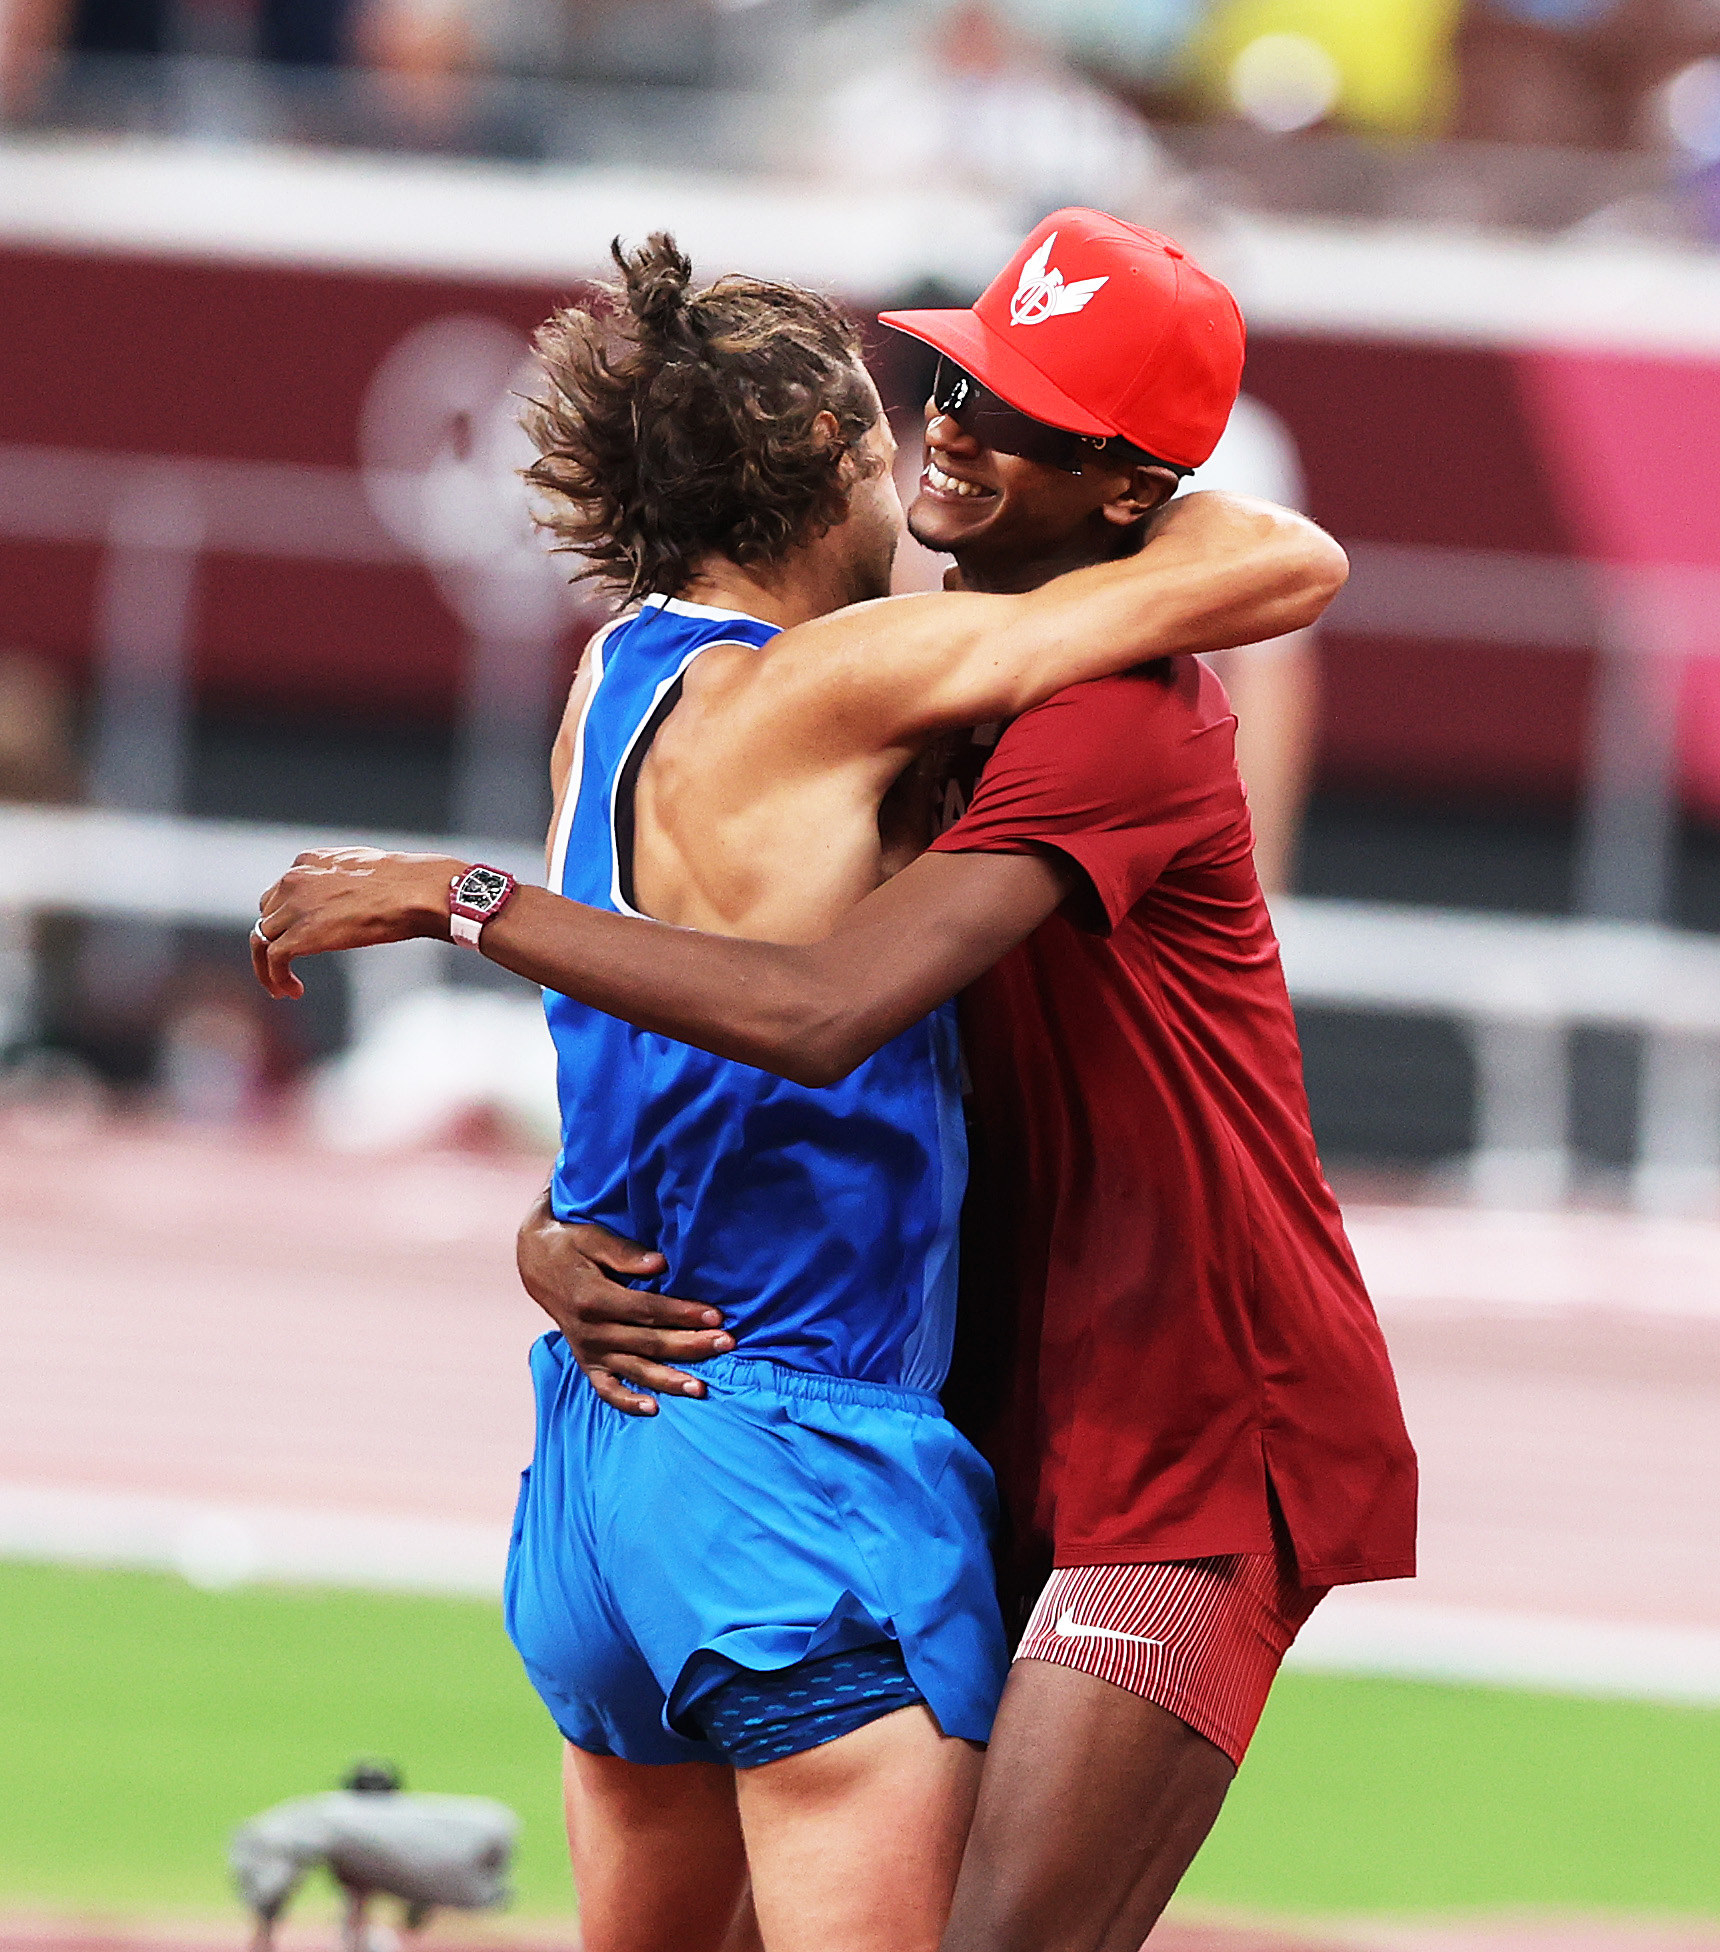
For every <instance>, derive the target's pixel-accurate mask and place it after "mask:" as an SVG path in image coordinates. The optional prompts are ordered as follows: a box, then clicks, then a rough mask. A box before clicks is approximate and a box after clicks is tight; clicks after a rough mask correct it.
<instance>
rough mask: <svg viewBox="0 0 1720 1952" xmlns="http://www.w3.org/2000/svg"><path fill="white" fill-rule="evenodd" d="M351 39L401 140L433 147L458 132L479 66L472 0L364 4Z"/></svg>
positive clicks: (398, 0) (374, 0)
mask: <svg viewBox="0 0 1720 1952" xmlns="http://www.w3.org/2000/svg"><path fill="white" fill-rule="evenodd" d="M354 39H355V45H356V52H357V54H358V58H359V59H360V60H361V61H362V62H363V63H364V64H365V65H366V66H367V67H369V68H372V69H374V70H375V71H376V73H377V75H378V77H379V79H380V82H381V85H382V87H383V90H384V92H385V96H386V99H387V102H388V106H389V108H390V109H391V111H392V112H393V113H394V114H395V115H396V116H397V117H399V119H400V121H401V123H402V125H403V127H402V133H403V134H407V135H409V136H410V137H412V138H414V139H417V140H426V139H428V140H432V141H434V140H435V139H436V138H437V137H438V136H440V135H444V134H451V133H452V132H453V131H454V130H455V129H456V128H457V127H458V125H459V124H460V122H461V121H462V119H463V118H464V116H465V114H466V111H467V106H468V98H469V95H470V92H471V91H470V77H471V75H472V73H473V71H474V70H475V69H476V68H477V66H478V65H479V43H478V35H477V28H476V20H475V9H474V7H473V6H472V5H471V4H470V0H367V4H366V5H365V6H364V7H363V9H362V11H361V12H360V14H359V16H358V19H357V23H356V27H355V35H354Z"/></svg>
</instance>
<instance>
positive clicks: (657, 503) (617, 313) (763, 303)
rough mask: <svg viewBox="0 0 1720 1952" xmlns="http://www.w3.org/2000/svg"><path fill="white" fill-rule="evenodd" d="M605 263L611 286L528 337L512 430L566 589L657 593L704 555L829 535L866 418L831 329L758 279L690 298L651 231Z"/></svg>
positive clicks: (775, 549)
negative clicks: (526, 451)
mask: <svg viewBox="0 0 1720 1952" xmlns="http://www.w3.org/2000/svg"><path fill="white" fill-rule="evenodd" d="M610 253H611V255H612V256H613V258H614V260H615V264H616V267H617V269H618V270H619V271H620V273H621V278H620V282H619V284H616V285H612V286H607V287H602V288H600V289H599V291H597V292H596V293H594V294H593V295H592V298H591V299H588V300H587V301H586V302H585V303H584V304H580V305H571V306H568V307H566V308H564V309H563V310H561V311H559V312H557V313H556V314H555V316H554V317H553V318H552V319H550V320H549V321H548V323H547V324H545V325H544V326H543V327H542V328H541V329H540V330H539V332H538V335H537V355H538V363H539V366H540V369H541V371H542V373H543V377H544V379H545V380H546V382H547V383H548V387H547V394H546V396H545V397H542V398H539V399H535V400H532V401H529V402H528V403H527V405H526V409H525V412H524V413H523V415H522V416H521V418H522V420H523V422H524V424H525V428H526V431H527V432H528V433H529V434H530V435H531V437H532V440H533V441H534V442H535V444H536V446H537V449H538V456H539V458H538V460H537V462H536V464H535V465H534V466H533V467H531V468H528V469H527V470H526V479H527V480H528V481H529V482H530V483H531V484H532V486H533V487H534V488H536V489H537V490H538V491H539V504H538V517H537V519H538V520H539V522H540V523H541V524H542V526H543V527H544V528H546V529H548V530H549V532H550V534H551V535H552V536H554V537H555V539H556V546H557V547H558V548H561V549H565V550H568V551H569V552H571V553H573V554H575V555H578V556H579V557H581V558H582V559H583V567H582V568H581V569H580V571H579V574H580V575H581V576H597V577H601V578H602V579H603V580H604V581H605V582H607V583H608V584H610V585H611V586H612V587H613V588H615V589H616V590H617V591H618V592H619V593H620V594H621V595H622V596H623V597H624V598H626V599H629V600H631V599H632V598H634V597H639V596H643V595H645V594H646V593H647V592H651V591H657V592H661V593H662V594H664V595H667V596H674V595H676V594H678V592H679V591H680V590H681V589H682V588H683V587H684V585H685V584H686V583H687V582H688V581H689V580H690V579H691V577H692V576H693V575H694V574H695V573H696V571H697V569H698V566H699V564H700V562H701V561H702V560H703V559H704V558H706V557H708V556H710V555H713V554H716V555H722V556H726V557H728V558H729V559H730V560H731V561H732V562H736V563H743V564H744V563H755V562H769V561H774V560H776V559H778V558H780V557H781V556H782V555H784V554H785V553H786V552H787V551H788V550H790V549H792V548H794V547H796V546H798V545H799V544H801V543H803V542H805V541H807V540H809V539H810V538H811V537H813V536H815V535H817V534H819V533H821V532H822V531H823V530H825V529H828V528H830V527H831V526H832V525H833V524H834V523H837V522H839V521H840V520H841V519H842V517H843V514H844V512H845V510H846V508H847V502H848V494H849V491H850V487H851V484H852V478H853V474H852V466H853V464H852V462H851V459H850V457H852V456H854V455H855V454H856V450H857V449H858V448H859V447H860V446H861V444H862V443H863V442H864V440H865V438H866V435H867V433H868V432H869V430H870V429H871V427H872V426H873V424H874V422H875V421H876V420H877V418H878V396H877V394H876V393H875V392H874V391H873V389H872V385H871V382H870V381H869V380H868V379H867V377H866V374H865V371H864V369H863V367H862V366H861V364H860V346H859V339H858V336H857V334H856V333H855V330H854V327H853V325H852V324H851V323H850V322H849V321H848V319H846V318H845V317H844V316H843V315H842V313H840V312H839V311H837V309H836V308H835V306H833V305H832V304H831V303H830V302H829V300H828V299H824V298H821V297H819V296H818V294H817V293H816V292H810V291H802V290H801V289H800V288H799V287H798V286H796V285H782V284H772V283H769V282H767V281H765V280H763V279H758V278H742V277H736V276H732V275H731V276H729V277H726V278H719V279H718V280H717V281H716V283H715V284H712V285H706V286H704V287H703V288H702V289H700V290H697V291H695V290H694V289H693V285H692V276H693V267H692V265H691V264H690V263H689V262H688V260H687V257H686V255H685V253H683V252H682V251H681V250H680V249H679V248H678V247H677V245H676V243H675V240H674V238H673V237H671V236H670V235H669V234H668V232H666V231H657V232H655V233H654V234H653V235H652V236H651V237H650V238H648V239H647V240H646V242H645V243H644V244H642V245H640V246H639V247H638V248H637V249H636V250H632V251H626V250H623V249H622V245H621V240H620V239H619V238H617V239H616V240H615V242H614V243H613V244H612V245H611V247H610ZM860 465H863V466H867V467H870V466H871V465H873V463H872V461H871V460H870V458H868V459H866V460H864V461H862V462H861V463H860Z"/></svg>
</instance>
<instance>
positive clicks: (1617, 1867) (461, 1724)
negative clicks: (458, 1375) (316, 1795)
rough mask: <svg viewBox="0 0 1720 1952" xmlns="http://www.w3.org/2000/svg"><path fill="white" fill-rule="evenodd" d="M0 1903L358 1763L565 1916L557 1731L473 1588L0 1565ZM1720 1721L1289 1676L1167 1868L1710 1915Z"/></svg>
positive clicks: (1195, 1881) (156, 1857)
mask: <svg viewBox="0 0 1720 1952" xmlns="http://www.w3.org/2000/svg"><path fill="white" fill-rule="evenodd" d="M0 1650H3V1654H4V1668H3V1671H0V1673H3V1678H0V1902H3V1903H9V1904H18V1905H26V1904H35V1905H47V1906H64V1907H74V1906H76V1907H91V1908H94V1909H98V1910H108V1911H115V1912H123V1911H132V1912H137V1911H160V1912H181V1913H197V1912H202V1913H208V1912H213V1911H218V1910H220V1909H223V1908H225V1907H226V1906H227V1905H229V1904H230V1903H231V1899H230V1897H229V1893H228V1886H227V1880H226V1872H225V1866H224V1846H225V1841H226V1837H227V1833H228V1832H229V1831H230V1830H231V1829H232V1827H233V1826H234V1825H235V1824H236V1823H238V1822H239V1821H240V1820H241V1819H243V1818H244V1817H246V1816H248V1815H250V1814H251V1813H252V1812H254V1811H256V1810H259V1809H261V1808H263V1807H264V1806H266V1805H267V1804H269V1803H272V1802H276V1801H278V1800H280V1799H282V1798H284V1797H288V1796H295V1795H302V1794H304V1793H305V1792H307V1791H309V1790H314V1789H320V1788H323V1787H326V1786H328V1785H330V1784H332V1783H333V1782H334V1781H335V1780H336V1779H337V1778H338V1777H339V1776H340V1774H341V1772H342V1771H343V1770H344V1769H345V1768H346V1766H347V1764H348V1763H349V1762H350V1761H352V1760H353V1759H354V1758H355V1757H357V1756H360V1755H380V1756H385V1757H388V1758H390V1759H392V1760H394V1761H396V1762H398V1763H399V1764H400V1765H401V1767H402V1768H403V1769H404V1770H405V1772H406V1775H407V1779H408V1783H409V1785H410V1786H411V1787H413V1788H418V1789H439V1790H457V1791H463V1792H468V1793H474V1794H482V1795H490V1796H497V1797H500V1798H501V1799H502V1800H503V1801H504V1802H506V1803H509V1804H511V1805H512V1806H513V1808H514V1809H516V1810H517V1811H519V1813H520V1815H521V1816H522V1817H523V1818H524V1819H525V1832H524V1837H523V1839H522V1845H521V1851H520V1857H519V1872H518V1887H519V1897H520V1908H521V1909H522V1910H524V1911H526V1912H529V1913H533V1914H536V1915H539V1916H544V1915H549V1914H556V1913H560V1914H562V1915H563V1916H566V1915H567V1914H568V1913H569V1912H570V1910H571V1897H570V1893H569V1888H568V1879H567V1870H566V1865H565V1857H564V1847H563V1843H562V1839H561V1835H560V1828H559V1818H558V1811H557V1774H558V1742H557V1739H556V1736H555V1733H554V1731H553V1729H552V1728H551V1727H550V1725H549V1723H548V1721H547V1719H546V1718H545V1716H544V1714H543V1711H542V1710H541V1708H540V1707H539V1706H538V1704H537V1701H536V1699H535V1698H534V1697H533V1695H532V1693H531V1691H530V1689H529V1688H528V1687H527V1685H526V1682H525V1680H524V1678H523V1676H522V1675H521V1673H520V1671H519V1667H518V1664H517V1662H516V1661H515V1659H514V1656H513V1653H512V1651H511V1649H510V1648H509V1647H508V1645H507V1642H506V1640H505V1638H504V1637H503V1634H502V1629H501V1620H500V1617H499V1614H498V1612H497V1609H496V1608H495V1607H493V1606H490V1605H485V1604H483V1603H481V1602H477V1601H460V1600H438V1599H420V1598H411V1597H401V1596H392V1595H383V1594H372V1593H353V1592H334V1591H326V1590H310V1589H304V1590H300V1589H294V1588H255V1587H254V1588H244V1589H240V1590H238V1591H233V1592H224V1593H208V1592H200V1591H197V1590H195V1589H193V1588H192V1587H189V1586H187V1585H184V1584H183V1583H182V1582H180V1581H178V1580H176V1579H172V1578H167V1577H155V1576H151V1575H146V1574H137V1573H109V1572H81V1571H71V1570H66V1569H63V1568H59V1567H47V1566H32V1565H5V1564H0ZM1716 1836H1720V1712H1715V1711H1709V1710H1699V1709H1678V1708H1669V1707H1656V1706H1649V1705H1645V1704H1638V1703H1628V1702H1603V1701H1582V1700H1573V1699H1568V1698H1564V1697H1560V1696H1554V1695H1535V1694H1524V1693H1515V1692H1508V1691H1505V1690H1501V1689H1488V1688H1446V1687H1433V1686H1423V1685H1420V1684H1412V1683H1398V1682H1387V1681H1373V1680H1359V1679H1357V1680H1352V1679H1345V1678H1340V1677H1335V1676H1324V1675H1318V1676H1316V1675H1295V1674H1292V1675H1288V1676H1286V1677H1285V1678H1284V1679H1283V1681H1282V1682H1281V1683H1280V1685H1279V1687H1278V1690H1277V1692H1276V1693H1275V1695H1274V1697H1273V1701H1272V1704H1271V1706H1270V1707H1269V1708H1268V1710H1267V1715H1266V1720H1265V1723H1264V1724H1263V1726H1262V1729H1261V1732H1260V1735H1259V1738H1258V1739H1257V1741H1256V1744H1255V1748H1254V1752H1253V1754H1252V1755H1251V1757H1250V1759H1249V1763H1248V1767H1247V1768H1246V1769H1245V1770H1244V1772H1243V1775H1242V1777H1241V1779H1240V1781H1239V1782H1238V1784H1237V1786H1236V1788H1235V1790H1234V1791H1233V1792H1232V1794H1231V1800H1230V1804H1229V1806H1228V1808H1227V1809H1226V1811H1225V1814H1224V1816H1223V1818H1222V1819H1221V1820H1220V1824H1219V1828H1218V1831H1217V1832H1216V1833H1215V1835H1214V1837H1213V1839H1212V1841H1211V1843H1210V1844H1209V1846H1208V1848H1207V1850H1206V1851H1205V1852H1204V1853H1203V1855H1202V1857H1201V1858H1200V1860H1199V1861H1198V1862H1197V1864H1196V1866H1195V1868H1194V1871H1193V1872H1192V1874H1191V1875H1190V1878H1189V1880H1188V1883H1187V1886H1186V1887H1185V1891H1186V1895H1187V1897H1188V1898H1189V1899H1190V1900H1191V1901H1192V1902H1197V1903H1203V1904H1208V1905H1224V1906H1235V1907H1245V1908H1247V1909H1249V1910H1252V1911H1263V1912H1301V1913H1326V1914H1331V1913H1345V1912H1369V1911H1398V1912H1406V1911H1410V1912H1426V1911H1431V1910H1452V1909H1463V1910H1469V1909H1475V1908H1484V1909H1499V1908H1508V1907H1509V1908H1520V1907H1524V1906H1553V1907H1558V1908H1561V1909H1567V1908H1569V1909H1583V1910H1596V1909H1602V1910H1618V1911H1632V1912H1656V1913H1660V1912H1682V1913H1687V1914H1689V1913H1694V1914H1706V1915H1710V1916H1714V1915H1720V1852H1716V1851H1715V1849H1714V1838H1715V1837H1716Z"/></svg>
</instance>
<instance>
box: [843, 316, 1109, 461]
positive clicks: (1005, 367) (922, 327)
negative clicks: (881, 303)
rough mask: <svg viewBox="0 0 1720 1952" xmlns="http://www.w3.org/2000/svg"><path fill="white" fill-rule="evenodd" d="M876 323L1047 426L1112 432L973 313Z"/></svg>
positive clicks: (880, 319)
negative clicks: (941, 357)
mask: <svg viewBox="0 0 1720 1952" xmlns="http://www.w3.org/2000/svg"><path fill="white" fill-rule="evenodd" d="M878 323H879V324H880V325H891V326H894V327H895V328H896V330H897V331H898V332H906V333H910V334H911V335H912V336H913V337H914V338H916V339H923V340H924V341H925V342H926V344H927V345H928V346H935V347H936V348H937V350H938V351H939V352H941V353H947V354H948V355H949V357H950V358H951V359H953V360H954V361H955V362H956V364H957V365H958V366H961V367H963V368H965V369H966V370H967V371H968V372H970V373H971V374H972V375H973V376H974V378H975V379H976V380H978V381H979V382H980V384H981V385H982V386H989V387H990V388H991V390H992V392H993V393H995V394H996V395H997V397H998V398H999V399H1000V400H1007V401H1008V402H1009V404H1010V405H1011V406H1012V407H1015V408H1016V409H1018V411H1020V412H1022V413H1025V414H1030V415H1031V416H1032V417H1033V418H1034V419H1035V420H1043V421H1044V422H1045V423H1046V425H1047V426H1050V427H1066V428H1068V430H1069V431H1070V433H1072V434H1091V435H1093V436H1095V437H1098V436H1103V437H1105V438H1106V439H1109V438H1110V437H1111V436H1112V435H1114V434H1115V433H1116V432H1117V429H1116V428H1115V427H1109V426H1107V425H1106V424H1105V422H1104V421H1102V420H1100V419H1098V418H1097V417H1096V416H1095V415H1094V414H1092V413H1091V412H1089V411H1088V409H1087V408H1086V407H1080V406H1077V405H1076V404H1075V402H1074V401H1073V400H1071V399H1070V397H1069V395H1068V394H1067V393H1065V392H1064V391H1063V389H1062V388H1061V387H1060V386H1053V385H1052V383H1051V381H1050V380H1048V379H1047V378H1046V377H1045V375H1044V374H1043V373H1042V372H1041V371H1040V370H1039V368H1038V367H1037V366H1035V365H1034V364H1033V362H1032V361H1031V360H1029V359H1025V358H1023V357H1022V355H1021V354H1020V353H1019V352H1017V351H1016V349H1015V348H1014V346H1012V345H1011V344H1010V343H1009V341H1008V340H1007V339H1005V338H1003V337H1002V335H1001V334H999V333H996V332H994V331H993V330H992V329H991V327H990V326H989V325H987V324H986V322H985V320H984V319H982V318H980V317H979V316H978V315H977V314H976V313H974V312H880V313H879V314H878Z"/></svg>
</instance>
